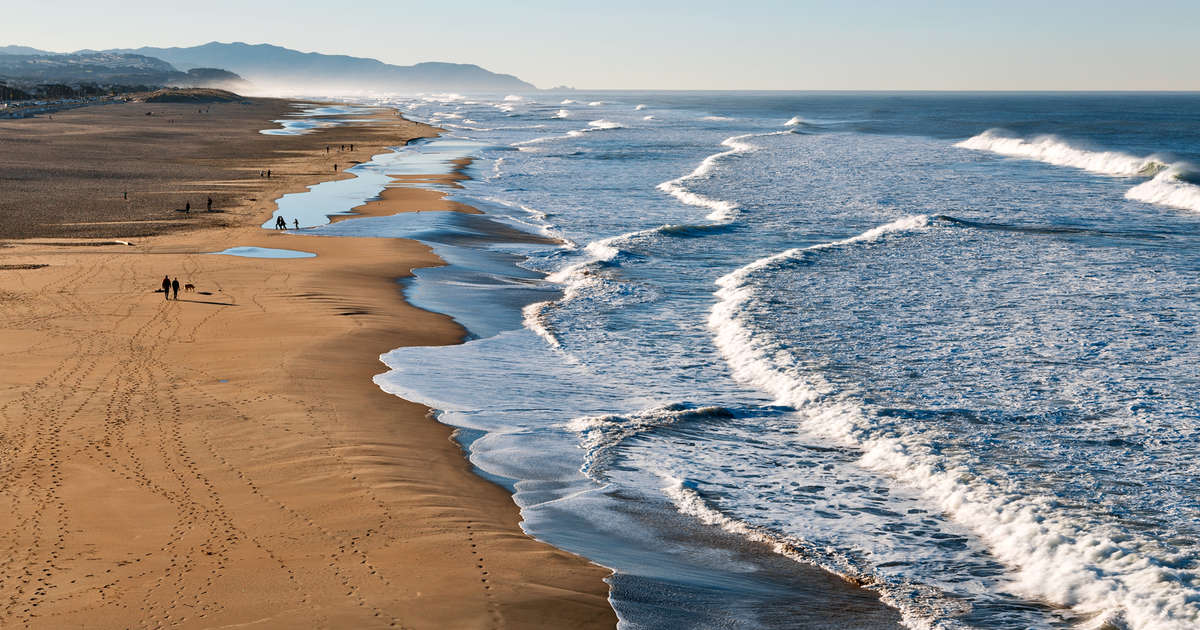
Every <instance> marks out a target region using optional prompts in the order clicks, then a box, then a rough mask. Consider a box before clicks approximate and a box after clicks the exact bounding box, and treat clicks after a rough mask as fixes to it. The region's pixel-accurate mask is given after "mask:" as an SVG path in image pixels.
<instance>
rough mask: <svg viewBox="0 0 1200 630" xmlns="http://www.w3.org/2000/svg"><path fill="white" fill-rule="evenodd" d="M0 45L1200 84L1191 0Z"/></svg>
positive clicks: (300, 3) (30, 20) (56, 10)
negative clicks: (272, 48)
mask: <svg viewBox="0 0 1200 630" xmlns="http://www.w3.org/2000/svg"><path fill="white" fill-rule="evenodd" d="M5 4H6V5H7V6H5V7H4V8H3V11H2V18H0V45H9V44H18V45H25V46H32V47H35V48H41V49H45V50H53V51H57V52H65V51H71V50H78V49H81V48H93V49H104V48H136V47H139V46H192V45H197V44H203V43H206V42H209V41H214V40H215V41H222V42H231V41H242V42H247V43H251V44H258V43H270V44H276V45H279V46H286V47H288V48H295V49H297V50H302V51H305V52H310V51H312V52H323V53H335V54H348V55H355V56H362V57H373V58H375V59H379V60H381V61H384V62H387V63H393V64H397V65H409V64H413V63H417V62H420V61H449V62H458V63H474V64H478V65H480V66H483V67H485V68H487V69H488V70H491V71H493V72H501V73H506V74H513V75H516V76H518V77H520V78H521V79H524V80H526V81H529V82H531V83H533V84H535V85H537V86H538V87H541V88H549V87H554V86H559V85H568V86H572V87H577V88H581V89H588V88H591V89H696V90H703V89H714V90H720V89H729V90H734V89H762V90H1200V1H1197V0H1189V1H1180V0H1161V1H1158V2H1154V3H1136V2H1128V1H1125V2H1108V1H1104V0H1100V1H1093V2H1079V1H1076V0H1040V1H1037V2H1032V1H1028V0H1008V1H992V0H977V1H974V2H971V1H969V0H963V1H960V2H943V1H919V0H913V1H910V2H878V1H855V0H843V1H841V2H806V1H803V0H797V1H794V2H785V1H768V0H722V1H711V0H687V1H685V0H661V1H656V0H641V1H630V0H608V1H606V2H587V3H582V2H574V1H572V0H513V1H511V2H497V1H496V0H489V1H481V0H455V2H449V3H436V4H439V5H441V6H433V4H434V3H428V2H426V3H421V4H418V3H399V2H396V1H395V0H388V1H386V2H383V1H379V0H358V1H356V2H337V1H334V0H322V1H315V0H291V1H288V2H281V1H278V0H252V1H247V0H239V1H230V0H193V1H190V2H175V1H173V0H121V1H120V2H119V3H118V2H112V1H105V0H90V1H86V2H84V1H78V0H57V1H56V2H54V3H53V5H52V6H53V8H47V5H45V4H42V3H34V2H16V1H14V2H11V3H10V2H6V3H5Z"/></svg>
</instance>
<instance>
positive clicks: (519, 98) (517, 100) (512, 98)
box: [504, 94, 525, 103]
mask: <svg viewBox="0 0 1200 630" xmlns="http://www.w3.org/2000/svg"><path fill="white" fill-rule="evenodd" d="M504 100H506V101H508V102H510V103H520V102H521V101H523V100H525V97H523V96H517V95H516V94H509V95H508V96H505V97H504Z"/></svg>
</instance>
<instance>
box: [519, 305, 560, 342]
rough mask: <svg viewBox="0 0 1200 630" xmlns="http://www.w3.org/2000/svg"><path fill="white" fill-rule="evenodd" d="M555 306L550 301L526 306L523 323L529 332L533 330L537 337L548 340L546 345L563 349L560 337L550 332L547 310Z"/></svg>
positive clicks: (522, 315) (523, 311)
mask: <svg viewBox="0 0 1200 630" xmlns="http://www.w3.org/2000/svg"><path fill="white" fill-rule="evenodd" d="M553 305H554V302H552V301H549V300H547V301H545V302H534V303H533V304H526V305H525V308H522V309H521V323H522V324H524V325H525V327H526V328H528V329H529V330H532V331H533V332H534V333H535V334H536V335H537V336H539V337H541V338H542V339H544V340H546V343H548V344H550V347H551V348H554V349H561V348H562V343H561V342H559V340H558V337H556V336H555V335H554V333H553V332H552V331H551V330H550V324H549V320H548V317H547V315H546V311H547V309H549V308H550V307H551V306H553Z"/></svg>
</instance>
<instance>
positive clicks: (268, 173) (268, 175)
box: [267, 169, 271, 179]
mask: <svg viewBox="0 0 1200 630" xmlns="http://www.w3.org/2000/svg"><path fill="white" fill-rule="evenodd" d="M267 179H271V169H267Z"/></svg>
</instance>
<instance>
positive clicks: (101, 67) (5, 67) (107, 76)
mask: <svg viewBox="0 0 1200 630" xmlns="http://www.w3.org/2000/svg"><path fill="white" fill-rule="evenodd" d="M14 49H16V50H17V51H19V52H11V51H13V50H14ZM0 83H5V84H8V83H12V84H13V85H44V84H62V85H67V84H94V85H121V86H138V85H140V86H162V85H173V86H188V87H190V86H228V87H234V88H237V87H240V86H242V85H244V84H245V82H244V81H242V79H241V77H239V76H238V75H236V74H234V73H232V72H228V71H226V70H220V69H217V68H211V67H193V68H189V69H188V71H187V72H181V71H179V70H178V69H176V68H175V66H173V65H171V64H169V63H167V62H166V61H163V60H162V59H157V58H154V57H147V56H145V55H131V54H119V53H111V52H79V53H71V54H56V53H47V52H44V51H39V50H35V49H30V48H26V47H23V46H5V47H3V48H0Z"/></svg>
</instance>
